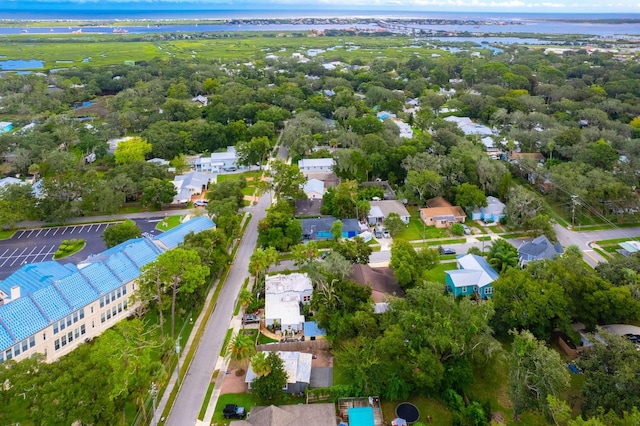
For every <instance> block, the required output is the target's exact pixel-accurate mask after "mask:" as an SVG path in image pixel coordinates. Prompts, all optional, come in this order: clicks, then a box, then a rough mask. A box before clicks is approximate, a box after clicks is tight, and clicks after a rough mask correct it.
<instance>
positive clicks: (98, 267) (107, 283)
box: [81, 262, 122, 294]
mask: <svg viewBox="0 0 640 426" xmlns="http://www.w3.org/2000/svg"><path fill="white" fill-rule="evenodd" d="M81 272H82V275H84V276H85V278H86V279H87V280H89V282H91V284H92V285H93V286H94V287H95V288H97V289H98V290H99V291H100V294H105V293H109V292H110V291H113V290H115V289H116V288H118V287H120V286H121V285H122V281H120V280H119V279H118V277H116V276H115V275H114V274H113V272H111V271H110V270H109V269H108V268H107V267H106V266H105V265H104V264H103V263H102V262H95V263H91V264H90V265H89V266H86V267H84V268H82V269H81Z"/></svg>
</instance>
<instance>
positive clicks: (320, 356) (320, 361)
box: [311, 350, 333, 367]
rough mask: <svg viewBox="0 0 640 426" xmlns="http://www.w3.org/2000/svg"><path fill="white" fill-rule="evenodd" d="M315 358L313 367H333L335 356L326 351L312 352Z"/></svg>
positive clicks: (312, 363)
mask: <svg viewBox="0 0 640 426" xmlns="http://www.w3.org/2000/svg"><path fill="white" fill-rule="evenodd" d="M312 353H313V355H314V356H315V357H314V358H313V359H312V360H311V367H333V355H331V353H330V352H329V351H326V350H316V351H314V352H312Z"/></svg>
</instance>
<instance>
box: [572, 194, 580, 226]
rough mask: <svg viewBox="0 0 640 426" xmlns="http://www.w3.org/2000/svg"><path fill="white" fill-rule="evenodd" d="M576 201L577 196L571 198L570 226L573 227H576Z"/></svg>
mask: <svg viewBox="0 0 640 426" xmlns="http://www.w3.org/2000/svg"><path fill="white" fill-rule="evenodd" d="M577 199H578V196H577V195H572V196H571V203H572V205H571V226H572V227H574V226H576V205H577V204H578V202H577V201H576V200H577Z"/></svg>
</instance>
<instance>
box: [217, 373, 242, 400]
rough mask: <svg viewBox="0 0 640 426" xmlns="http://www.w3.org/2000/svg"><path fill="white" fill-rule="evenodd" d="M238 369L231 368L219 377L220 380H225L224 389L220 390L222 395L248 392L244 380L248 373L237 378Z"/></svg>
mask: <svg viewBox="0 0 640 426" xmlns="http://www.w3.org/2000/svg"><path fill="white" fill-rule="evenodd" d="M236 371H237V369H236V368H231V366H230V368H229V369H228V370H227V371H226V374H224V375H222V372H221V373H220V375H218V380H223V382H222V387H221V388H220V394H225V393H245V392H247V384H246V383H245V382H244V378H245V377H246V375H247V373H246V372H245V373H243V374H242V375H241V376H236Z"/></svg>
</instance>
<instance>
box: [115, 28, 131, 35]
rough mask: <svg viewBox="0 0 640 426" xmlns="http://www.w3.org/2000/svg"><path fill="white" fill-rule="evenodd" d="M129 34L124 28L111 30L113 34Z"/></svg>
mask: <svg viewBox="0 0 640 426" xmlns="http://www.w3.org/2000/svg"><path fill="white" fill-rule="evenodd" d="M128 32H129V30H127V29H125V28H114V29H113V33H114V34H127V33H128Z"/></svg>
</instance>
